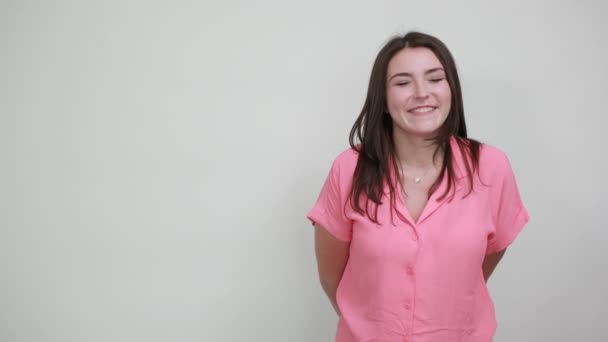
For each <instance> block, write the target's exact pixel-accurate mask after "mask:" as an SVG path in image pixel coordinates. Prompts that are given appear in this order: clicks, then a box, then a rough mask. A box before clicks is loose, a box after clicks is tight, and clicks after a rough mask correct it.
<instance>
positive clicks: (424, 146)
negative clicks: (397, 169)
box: [393, 131, 443, 170]
mask: <svg viewBox="0 0 608 342" xmlns="http://www.w3.org/2000/svg"><path fill="white" fill-rule="evenodd" d="M399 133H402V132H399ZM393 138H394V141H395V151H396V153H397V158H399V162H400V164H401V165H402V167H406V168H408V169H418V170H426V169H429V168H432V167H439V166H440V165H441V162H442V159H443V158H442V157H443V151H439V152H438V153H437V155H436V156H435V158H434V159H433V157H434V154H435V150H436V149H437V145H435V144H434V143H433V141H429V140H427V139H426V138H424V137H418V136H412V135H408V134H398V133H397V131H395V132H394V134H393Z"/></svg>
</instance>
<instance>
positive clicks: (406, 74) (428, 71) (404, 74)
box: [388, 68, 443, 81]
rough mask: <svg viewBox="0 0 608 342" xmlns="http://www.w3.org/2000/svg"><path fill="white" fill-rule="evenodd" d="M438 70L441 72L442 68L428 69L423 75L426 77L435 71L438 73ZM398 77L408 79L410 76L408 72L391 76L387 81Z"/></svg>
mask: <svg viewBox="0 0 608 342" xmlns="http://www.w3.org/2000/svg"><path fill="white" fill-rule="evenodd" d="M440 70H441V71H443V68H433V69H429V70H427V71H425V72H424V74H425V75H428V74H431V73H434V72H435V71H440ZM398 76H408V77H412V74H410V73H409V72H400V73H397V74H394V75H393V76H391V78H389V79H388V80H389V81H390V80H392V79H393V78H395V77H398Z"/></svg>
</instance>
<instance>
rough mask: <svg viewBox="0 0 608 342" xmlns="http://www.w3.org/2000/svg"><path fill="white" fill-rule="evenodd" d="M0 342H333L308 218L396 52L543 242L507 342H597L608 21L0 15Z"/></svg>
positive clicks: (228, 13) (574, 12)
mask: <svg viewBox="0 0 608 342" xmlns="http://www.w3.org/2000/svg"><path fill="white" fill-rule="evenodd" d="M0 4H1V7H0V43H1V45H0V46H1V49H0V151H1V159H0V160H1V167H0V176H1V177H0V210H1V211H0V227H1V228H0V341H3V342H20V341H49V342H50V341H57V342H71V341H74V342H82V341H147V342H154V341H303V342H304V341H329V340H331V339H332V338H333V334H334V330H335V323H336V317H335V315H334V314H333V312H332V309H331V306H330V304H329V302H328V301H327V299H326V298H325V297H324V295H323V293H322V291H321V288H320V286H319V285H318V280H317V274H316V265H315V261H314V252H313V240H312V232H313V230H312V228H311V225H310V223H309V222H308V221H307V220H306V219H305V214H306V212H307V211H308V210H309V209H310V208H311V207H312V205H313V203H314V201H315V200H316V197H317V195H318V191H319V190H320V187H321V185H322V182H323V180H324V179H325V176H326V174H327V172H328V170H329V167H330V164H331V161H332V160H333V158H334V157H335V156H336V155H337V154H338V153H339V152H341V151H342V150H344V149H346V148H347V135H348V132H349V130H350V126H351V125H352V123H353V121H354V119H355V117H356V115H357V114H358V112H359V110H360V108H361V106H362V103H363V100H364V96H365V92H366V87H367V81H368V78H369V72H370V70H371V63H372V61H373V58H374V57H375V55H376V53H377V52H378V50H379V48H380V47H381V45H382V44H383V43H384V42H385V41H386V40H387V39H388V38H389V36H391V35H392V34H394V33H404V32H406V31H407V30H409V29H419V30H423V31H424V32H427V33H431V34H434V35H437V36H438V37H440V38H441V39H442V40H443V41H444V42H445V43H446V44H447V45H448V46H449V47H450V49H451V50H452V52H453V54H454V56H455V58H456V61H457V64H458V67H459V70H460V73H461V79H462V83H463V90H464V99H465V110H466V113H467V119H468V126H469V130H470V135H471V136H473V137H476V138H478V139H480V140H482V141H485V142H487V143H490V144H493V145H495V146H498V147H500V148H501V149H503V150H504V151H506V152H507V154H508V155H509V156H510V158H511V162H512V165H513V168H514V170H515V172H516V175H517V179H518V182H519V185H520V188H521V193H522V196H523V199H524V201H525V203H526V205H527V207H528V209H529V211H530V214H531V221H530V223H529V224H528V225H527V226H526V228H525V230H524V231H523V232H522V234H521V235H520V236H519V238H518V240H517V241H516V243H515V244H514V245H513V246H512V247H511V249H510V250H509V252H508V253H507V255H506V257H505V259H504V260H503V262H502V263H501V264H500V265H499V267H498V269H497V271H496V273H495V274H494V275H493V277H492V279H491V281H490V291H491V294H492V296H493V298H494V300H495V303H496V307H497V315H498V321H499V328H498V333H497V337H496V339H495V341H497V342H506V341H563V342H566V341H605V340H608V332H607V330H606V329H607V328H606V323H607V317H608V309H607V308H608V294H607V293H606V289H607V288H608V286H607V284H606V277H607V274H606V269H607V264H608V263H607V262H606V257H607V252H606V243H607V238H608V233H607V230H606V229H607V228H608V227H607V224H606V219H605V215H606V213H607V212H608V205H607V203H606V197H605V193H606V190H608V186H607V182H606V175H608V163H607V162H606V158H607V155H608V154H607V153H606V148H607V147H608V144H607V143H606V136H605V134H606V125H607V124H608V120H607V119H606V115H607V114H608V113H607V111H606V104H607V102H606V99H607V95H606V91H607V86H606V84H607V83H606V82H607V81H608V67H607V64H606V61H608V39H606V34H607V33H608V24H607V22H606V20H605V18H606V17H607V15H608V11H607V8H608V5H606V3H605V2H602V1H599V0H598V1H561V2H560V3H559V4H558V3H557V2H555V1H548V0H547V1H502V2H500V3H499V2H490V1H450V2H448V1H445V2H439V1H374V2H372V1H366V2H353V1H297V2H295V1H239V2H235V1H171V2H170V1H165V2H160V1H94V2H93V1H71V2H68V1H6V0H3V1H1V2H0Z"/></svg>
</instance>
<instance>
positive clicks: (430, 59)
mask: <svg viewBox="0 0 608 342" xmlns="http://www.w3.org/2000/svg"><path fill="white" fill-rule="evenodd" d="M441 67H442V65H441V62H440V61H439V59H438V58H437V56H435V54H434V53H433V51H431V50H430V49H428V48H425V47H415V48H405V49H402V50H401V51H399V52H398V53H397V54H396V55H395V56H393V58H392V59H391V60H390V62H389V63H388V70H387V74H388V77H390V76H391V75H393V74H396V73H399V72H407V73H411V74H417V73H420V74H423V73H424V72H425V71H426V70H429V69H434V68H441Z"/></svg>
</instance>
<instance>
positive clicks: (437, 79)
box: [431, 78, 444, 83]
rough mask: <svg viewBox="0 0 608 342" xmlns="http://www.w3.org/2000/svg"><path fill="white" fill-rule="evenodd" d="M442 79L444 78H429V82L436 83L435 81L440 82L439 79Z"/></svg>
mask: <svg viewBox="0 0 608 342" xmlns="http://www.w3.org/2000/svg"><path fill="white" fill-rule="evenodd" d="M443 80H444V79H443V78H433V79H432V80H431V82H433V83H437V82H441V81H443Z"/></svg>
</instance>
